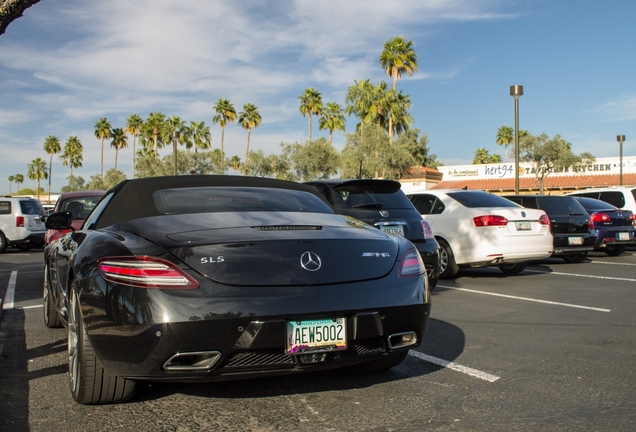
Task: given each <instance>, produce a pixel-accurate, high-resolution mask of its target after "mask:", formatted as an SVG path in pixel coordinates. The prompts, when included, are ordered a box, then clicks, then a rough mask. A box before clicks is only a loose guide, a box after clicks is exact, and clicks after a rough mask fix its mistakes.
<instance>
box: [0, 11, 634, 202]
mask: <svg viewBox="0 0 636 432" xmlns="http://www.w3.org/2000/svg"><path fill="white" fill-rule="evenodd" d="M635 18H636V2H634V1H632V0H608V1H604V2H601V1H597V0H532V1H528V0H525V1H517V0H392V1H391V2H385V1H382V2H380V1H373V0H371V1H370V0H347V1H334V0H321V1H315V0H281V1H265V0H247V1H237V2H227V1H217V0H208V1H204V2H203V1H200V0H179V1H178V2H175V1H171V0H170V1H169V0H136V1H134V2H131V1H130V0H109V1H107V2H95V1H90V2H87V1H83V0H65V1H63V2H61V1H54V0H42V1H41V2H40V3H38V4H36V5H35V6H33V7H31V8H30V9H28V10H27V11H26V12H25V14H24V17H22V18H20V19H18V20H16V21H14V22H13V23H12V24H11V25H10V26H9V27H8V29H7V31H6V32H5V34H4V35H2V36H0V193H5V192H8V191H9V181H8V177H9V176H10V175H13V174H18V173H20V174H23V175H24V176H25V179H26V180H25V183H24V184H23V185H21V186H22V187H25V186H27V187H31V188H35V186H36V183H35V182H34V181H32V180H28V178H27V172H28V164H29V163H30V162H31V161H32V160H33V159H35V158H36V157H42V158H43V159H45V160H46V161H47V162H48V155H47V154H46V153H45V152H44V149H43V144H44V140H45V138H46V137H47V136H49V135H55V136H57V137H58V138H59V139H60V140H61V141H62V144H64V142H66V140H67V139H68V138H69V137H70V136H71V135H76V136H78V137H79V138H80V140H81V141H82V143H83V146H84V164H83V167H82V168H79V169H76V170H74V171H73V172H74V174H75V175H79V176H82V177H83V178H84V179H85V181H87V182H88V180H89V179H90V176H91V175H95V174H98V173H99V160H100V147H101V144H100V142H99V140H97V139H96V138H95V136H94V125H95V122H96V121H97V120H98V119H99V118H100V117H106V118H107V119H108V120H109V121H110V123H111V124H112V126H113V127H124V126H125V121H126V118H127V117H128V116H129V115H130V114H133V113H136V114H139V115H140V116H141V117H142V118H144V119H145V118H146V117H147V116H148V114H149V113H150V112H153V111H160V112H162V113H164V114H166V115H168V116H172V115H177V116H180V117H181V118H182V119H183V120H186V121H187V122H189V121H191V120H204V121H205V122H206V124H207V125H208V126H210V129H211V132H212V145H213V147H214V148H218V147H220V142H221V130H220V127H219V126H218V125H214V124H213V123H212V117H213V115H214V113H213V110H212V107H213V105H214V103H215V102H216V101H217V100H218V99H219V98H227V99H230V100H231V101H232V103H233V104H234V105H235V107H236V109H237V111H240V110H241V108H242V107H243V104H244V103H247V102H249V103H253V104H255V105H256V106H257V107H258V108H259V110H260V113H261V115H262V117H263V123H262V124H261V126H260V127H259V128H257V129H255V130H254V131H253V132H252V138H251V143H250V147H251V149H252V150H263V151H264V152H265V153H266V154H271V153H278V152H279V150H280V147H279V144H280V143H281V142H285V143H293V142H296V141H298V142H302V141H304V140H306V139H307V118H306V117H303V116H302V115H301V114H300V112H299V100H298V96H299V95H300V94H302V93H303V91H304V90H305V89H306V88H307V87H314V88H316V89H318V90H319V91H320V92H321V93H322V95H323V101H324V103H325V104H326V103H327V102H330V101H335V102H338V103H340V104H341V105H343V106H344V105H345V102H344V97H345V94H346V91H347V88H348V87H349V86H351V85H353V84H354V80H359V79H367V78H369V79H371V82H372V83H374V84H375V83H377V82H378V81H380V80H385V81H387V82H390V79H389V77H387V76H386V75H385V73H384V70H383V69H382V68H381V67H380V65H379V61H378V57H379V55H380V53H381V51H382V48H383V45H384V42H386V41H387V40H388V39H390V38H392V37H394V36H396V35H403V36H404V37H405V38H406V39H408V40H412V41H413V43H414V48H415V50H416V52H417V55H418V62H419V71H418V72H416V73H415V74H414V75H412V76H411V77H404V78H403V79H402V80H400V81H399V82H398V88H399V89H401V90H402V91H403V92H405V93H407V94H409V95H410V96H411V99H412V101H413V108H412V115H413V117H414V119H415V124H414V125H413V126H414V127H416V128H418V129H420V130H421V132H422V133H425V134H426V135H427V136H428V138H429V148H430V149H431V151H432V152H433V153H435V154H436V155H437V156H438V159H439V160H440V161H441V162H442V163H443V164H444V165H458V164H469V163H470V162H471V161H472V158H473V155H474V152H475V150H476V149H477V148H478V147H485V148H486V149H487V150H488V151H490V152H491V153H500V154H502V148H501V147H500V146H498V145H496V143H495V136H496V133H497V129H498V128H499V127H501V126H502V125H509V126H514V101H513V99H512V98H511V97H510V95H509V88H510V86H511V85H515V84H520V85H523V87H524V96H523V97H522V98H521V99H520V102H519V106H520V109H519V123H520V124H519V125H520V129H526V130H528V131H529V132H530V133H532V134H540V133H546V134H548V135H549V136H553V135H555V134H560V135H561V136H562V137H563V138H564V139H566V140H567V141H569V142H570V143H572V147H573V150H574V152H576V153H581V152H583V151H587V152H591V153H592V154H594V155H595V156H596V157H614V156H618V152H619V146H618V143H617V142H616V135H618V134H622V135H626V142H625V144H624V150H623V151H624V155H625V156H630V155H634V154H636V151H635V149H636V80H635V79H634V71H635V70H636V67H635V66H636V56H635V55H634V53H635V47H636V37H635V36H634V19H635ZM347 120H348V122H347V132H352V131H353V130H354V128H355V124H356V123H357V119H356V118H354V117H350V118H348V119H347ZM313 125H314V132H313V136H314V137H317V136H325V137H327V136H328V131H318V123H317V120H316V119H314V122H313ZM246 139H247V133H246V131H245V130H244V129H243V128H241V127H240V126H239V125H238V124H233V125H229V126H228V127H227V128H226V131H225V151H226V153H227V154H228V155H233V154H237V155H239V156H241V157H242V155H243V154H244V152H245V144H246ZM632 141H633V142H634V144H632ZM344 142H345V136H344V134H343V133H338V132H337V133H335V135H334V145H335V146H336V148H338V149H342V147H343V146H344ZM108 144H109V143H106V144H105V147H106V149H105V156H104V165H105V166H104V169H105V170H106V169H108V168H111V167H113V165H114V162H115V151H114V150H113V149H110V148H109V145H108ZM130 147H132V139H131V140H130V146H129V148H128V149H125V150H122V151H120V154H119V160H118V168H120V169H122V170H123V171H124V172H125V173H126V175H128V177H131V176H132V173H131V166H132V149H131V148H130ZM168 152H169V151H168V150H163V151H161V152H160V155H162V156H163V155H165V154H167V153H168ZM68 175H69V170H68V168H67V167H63V166H62V162H61V160H60V159H59V157H58V156H54V158H53V179H52V190H53V191H59V189H60V188H61V187H62V186H63V185H65V184H66V182H67V181H66V177H67V176H68ZM45 188H46V187H45ZM13 192H15V184H14V185H13Z"/></svg>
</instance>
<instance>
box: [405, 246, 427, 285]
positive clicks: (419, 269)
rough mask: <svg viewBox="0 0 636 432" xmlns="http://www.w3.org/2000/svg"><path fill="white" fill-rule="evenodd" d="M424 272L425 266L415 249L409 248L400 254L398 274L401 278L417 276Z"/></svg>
mask: <svg viewBox="0 0 636 432" xmlns="http://www.w3.org/2000/svg"><path fill="white" fill-rule="evenodd" d="M424 273H426V267H424V262H423V261H422V257H420V253H419V252H418V251H417V249H409V250H407V251H406V252H404V255H402V261H401V262H400V271H399V272H398V274H399V276H400V277H402V278H406V277H411V276H419V275H423V274H424Z"/></svg>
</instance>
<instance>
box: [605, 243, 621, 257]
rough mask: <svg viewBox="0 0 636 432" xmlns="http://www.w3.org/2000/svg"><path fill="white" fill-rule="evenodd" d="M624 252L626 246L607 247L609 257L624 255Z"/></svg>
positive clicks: (606, 251)
mask: <svg viewBox="0 0 636 432" xmlns="http://www.w3.org/2000/svg"><path fill="white" fill-rule="evenodd" d="M623 252H625V246H624V245H620V246H606V247H605V253H606V254H607V255H609V256H618V255H620V254H622V253H623Z"/></svg>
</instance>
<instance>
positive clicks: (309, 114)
mask: <svg viewBox="0 0 636 432" xmlns="http://www.w3.org/2000/svg"><path fill="white" fill-rule="evenodd" d="M307 117H309V142H311V112H309V113H308V116H307Z"/></svg>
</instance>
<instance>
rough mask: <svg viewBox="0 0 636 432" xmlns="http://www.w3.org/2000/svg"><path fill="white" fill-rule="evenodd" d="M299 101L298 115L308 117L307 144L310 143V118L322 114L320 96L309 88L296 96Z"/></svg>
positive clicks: (316, 91)
mask: <svg viewBox="0 0 636 432" xmlns="http://www.w3.org/2000/svg"><path fill="white" fill-rule="evenodd" d="M298 99H300V113H301V114H302V115H303V117H305V116H308V117H309V142H311V116H312V115H313V114H316V115H320V114H322V110H323V106H322V94H321V93H320V92H319V91H318V90H315V89H313V88H311V87H309V88H307V89H305V93H303V94H301V95H300V96H298Z"/></svg>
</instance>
